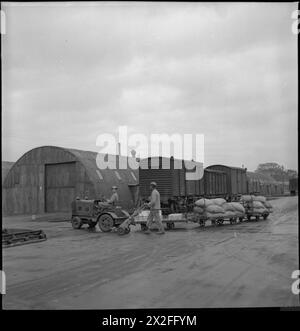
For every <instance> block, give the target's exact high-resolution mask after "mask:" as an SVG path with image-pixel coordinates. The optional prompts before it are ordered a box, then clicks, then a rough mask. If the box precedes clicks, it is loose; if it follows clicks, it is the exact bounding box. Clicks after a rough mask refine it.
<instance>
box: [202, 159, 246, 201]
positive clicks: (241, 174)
mask: <svg viewBox="0 0 300 331" xmlns="http://www.w3.org/2000/svg"><path fill="white" fill-rule="evenodd" d="M206 169H207V170H216V171H221V172H224V173H225V174H226V185H227V188H226V192H227V194H226V195H227V196H228V197H229V198H230V199H233V200H236V199H238V197H239V196H241V195H243V194H247V193H248V183H247V175H246V173H247V169H244V168H237V167H228V166H225V165H221V164H217V165H211V166H209V167H207V168H206Z"/></svg>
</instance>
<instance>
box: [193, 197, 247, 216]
mask: <svg viewBox="0 0 300 331" xmlns="http://www.w3.org/2000/svg"><path fill="white" fill-rule="evenodd" d="M194 212H195V213H196V214H198V215H200V216H204V217H208V218H223V219H224V218H225V219H231V218H236V217H243V216H244V215H245V208H244V207H243V206H242V205H241V204H240V203H238V202H226V200H224V199H222V198H217V199H200V200H197V201H196V202H195V207H194Z"/></svg>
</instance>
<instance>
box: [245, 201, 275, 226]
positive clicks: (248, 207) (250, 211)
mask: <svg viewBox="0 0 300 331" xmlns="http://www.w3.org/2000/svg"><path fill="white" fill-rule="evenodd" d="M243 206H244V208H245V216H246V218H247V220H248V221H251V219H253V218H255V220H256V221H259V219H260V218H261V217H262V218H263V219H264V220H266V219H267V218H268V216H269V215H270V213H272V210H271V209H269V208H266V211H264V212H257V211H254V207H253V200H252V201H250V202H249V201H244V202H243Z"/></svg>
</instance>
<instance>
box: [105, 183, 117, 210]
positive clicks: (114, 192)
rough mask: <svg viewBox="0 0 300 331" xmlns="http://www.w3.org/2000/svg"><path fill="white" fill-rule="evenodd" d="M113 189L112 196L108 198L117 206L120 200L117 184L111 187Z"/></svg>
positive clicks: (109, 201)
mask: <svg viewBox="0 0 300 331" xmlns="http://www.w3.org/2000/svg"><path fill="white" fill-rule="evenodd" d="M111 190H112V196H111V197H110V199H109V200H107V202H108V203H110V204H111V205H113V206H116V205H117V203H118V201H119V195H118V193H117V190H118V187H117V186H113V187H112V188H111Z"/></svg>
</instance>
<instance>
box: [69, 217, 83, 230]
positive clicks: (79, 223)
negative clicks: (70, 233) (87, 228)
mask: <svg viewBox="0 0 300 331" xmlns="http://www.w3.org/2000/svg"><path fill="white" fill-rule="evenodd" d="M71 223H72V227H73V229H76V230H78V229H80V228H81V227H82V224H83V223H82V221H81V219H80V218H79V217H77V216H75V217H73V218H72V220H71Z"/></svg>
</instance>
